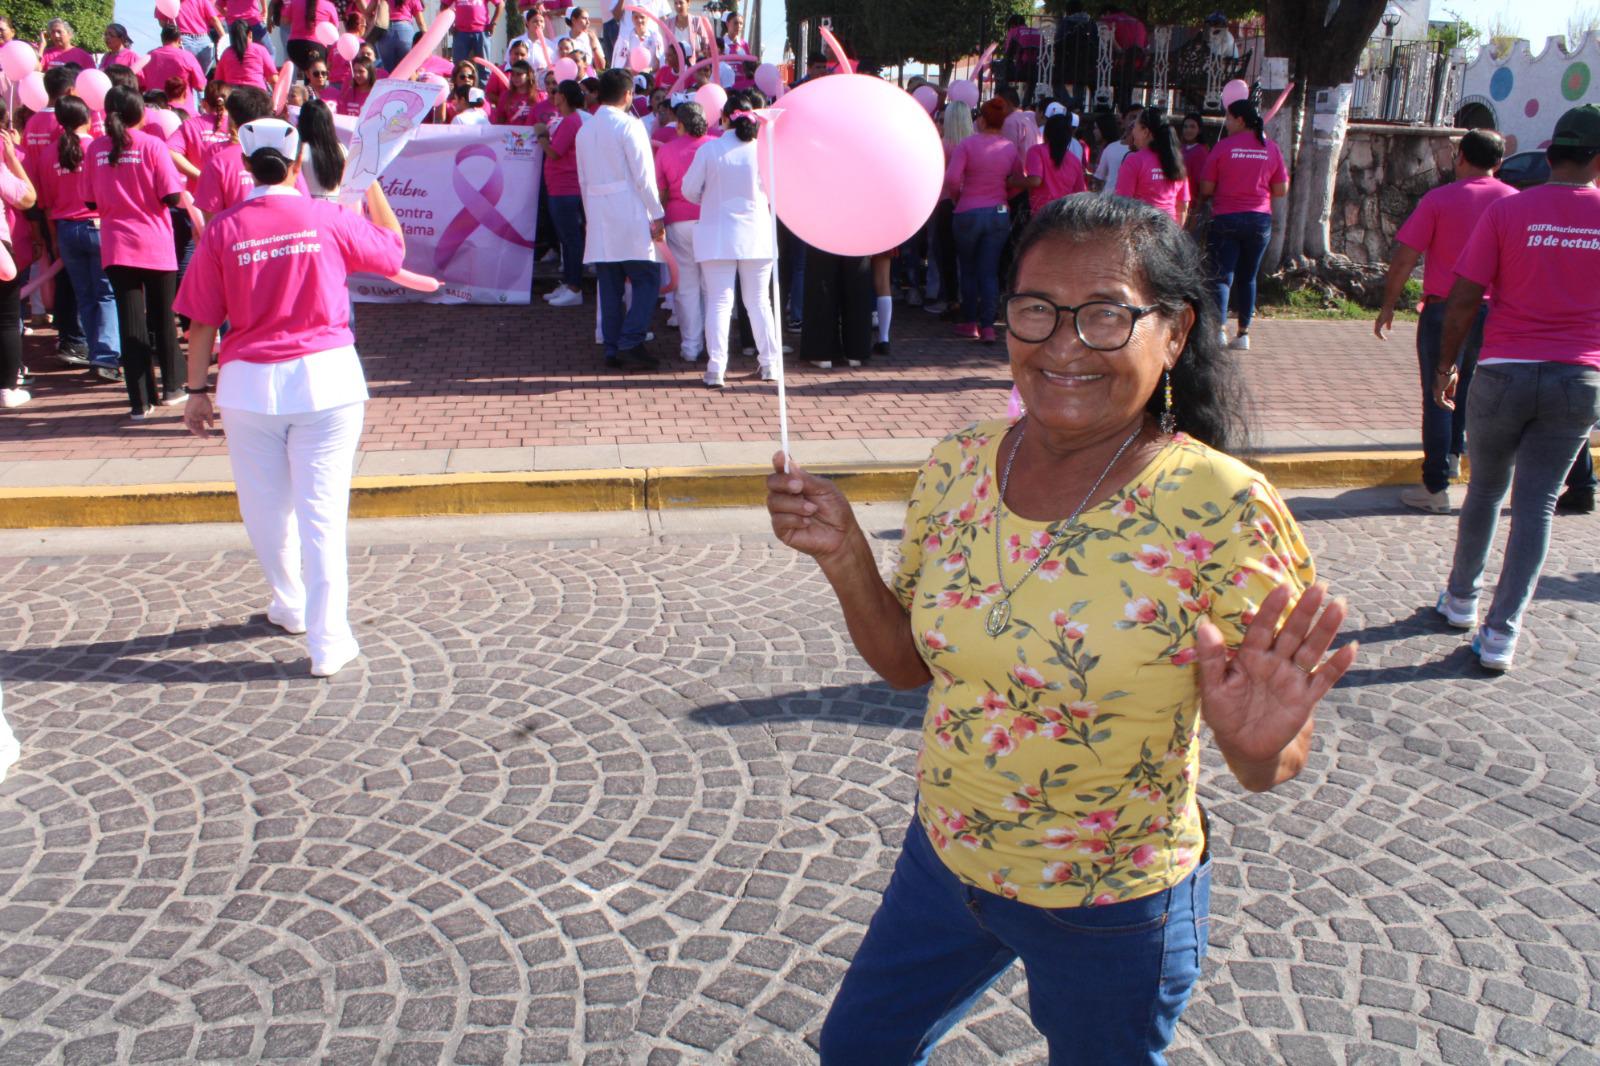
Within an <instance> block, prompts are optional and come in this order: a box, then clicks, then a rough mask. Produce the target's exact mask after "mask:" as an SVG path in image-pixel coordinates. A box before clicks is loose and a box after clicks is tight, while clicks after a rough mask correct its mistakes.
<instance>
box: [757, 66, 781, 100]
mask: <svg viewBox="0 0 1600 1066" xmlns="http://www.w3.org/2000/svg"><path fill="white" fill-rule="evenodd" d="M755 82H756V88H757V89H760V90H761V91H762V92H763V93H764V94H766V97H767V99H768V100H771V99H774V98H776V97H777V95H778V90H779V89H781V88H783V75H782V74H781V73H779V72H778V68H777V67H775V66H773V65H772V64H771V63H763V64H761V65H760V66H759V67H757V68H756V77H755Z"/></svg>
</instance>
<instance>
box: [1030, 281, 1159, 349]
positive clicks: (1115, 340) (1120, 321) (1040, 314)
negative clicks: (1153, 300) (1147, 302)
mask: <svg viewBox="0 0 1600 1066" xmlns="http://www.w3.org/2000/svg"><path fill="white" fill-rule="evenodd" d="M1154 310H1156V308H1155V306H1154V305H1152V306H1150V307H1137V306H1135V305H1133V304H1123V303H1116V302H1114V301H1111V300H1090V301H1089V302H1088V303H1083V304H1079V305H1078V306H1077V307H1066V306H1063V305H1061V304H1058V303H1056V302H1055V301H1054V300H1052V299H1050V297H1048V296H1041V295H1039V294H1038V293H1035V292H1018V293H1011V294H1009V295H1007V296H1006V298H1005V313H1006V329H1007V330H1009V331H1010V333H1011V335H1012V336H1013V337H1015V338H1017V340H1019V341H1023V342H1025V343H1027V344H1043V343H1044V342H1045V341H1047V340H1049V339H1050V338H1051V337H1053V336H1055V333H1056V330H1057V329H1059V328H1061V316H1062V315H1064V314H1070V315H1071V316H1072V327H1073V330H1074V331H1075V332H1076V333H1077V334H1078V339H1079V340H1080V341H1082V342H1083V344H1084V347H1086V348H1093V349H1094V350H1095V351H1097V352H1114V351H1116V350H1117V349H1118V348H1123V347H1126V346H1127V344H1128V341H1130V340H1132V339H1133V327H1134V326H1136V325H1138V324H1139V319H1141V318H1143V317H1144V316H1145V315H1148V314H1149V313H1150V312H1152V311H1154Z"/></svg>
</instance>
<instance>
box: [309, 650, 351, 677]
mask: <svg viewBox="0 0 1600 1066" xmlns="http://www.w3.org/2000/svg"><path fill="white" fill-rule="evenodd" d="M360 654H361V648H360V647H359V646H358V645H356V644H353V643H352V644H351V645H350V646H349V647H348V648H345V649H344V650H342V651H338V652H334V653H333V654H332V655H330V656H328V658H326V659H322V660H317V659H313V660H311V676H312V677H332V676H333V675H334V674H337V673H338V672H339V671H340V670H343V669H344V668H345V667H347V666H349V665H350V664H351V663H353V662H355V661H356V657H357V656H359V655H360Z"/></svg>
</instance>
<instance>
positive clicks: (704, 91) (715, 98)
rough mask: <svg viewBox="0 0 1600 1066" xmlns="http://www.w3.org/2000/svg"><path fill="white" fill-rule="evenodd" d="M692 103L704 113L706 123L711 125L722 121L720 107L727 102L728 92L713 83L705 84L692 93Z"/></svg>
mask: <svg viewBox="0 0 1600 1066" xmlns="http://www.w3.org/2000/svg"><path fill="white" fill-rule="evenodd" d="M694 102H695V103H697V104H699V105H700V108H701V110H703V111H705V113H706V121H707V122H709V123H712V124H713V125H714V124H716V123H718V122H721V121H722V107H723V105H724V104H726V103H727V102H728V90H726V89H724V88H723V87H722V86H720V85H718V84H716V83H715V82H707V83H706V84H705V85H702V86H700V88H698V89H696V90H695V91H694Z"/></svg>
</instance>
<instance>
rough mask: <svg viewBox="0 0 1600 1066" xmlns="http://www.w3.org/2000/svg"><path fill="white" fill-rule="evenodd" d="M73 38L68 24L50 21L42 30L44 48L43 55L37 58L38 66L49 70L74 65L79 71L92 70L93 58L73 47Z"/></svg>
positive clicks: (59, 20) (54, 20) (66, 22)
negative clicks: (69, 64)
mask: <svg viewBox="0 0 1600 1066" xmlns="http://www.w3.org/2000/svg"><path fill="white" fill-rule="evenodd" d="M73 36H74V35H73V32H72V24H71V23H70V22H68V21H67V20H66V19H51V20H50V21H49V23H48V24H46V26H45V29H44V39H45V46H44V53H43V54H42V55H41V56H40V57H39V66H40V67H41V68H43V69H44V70H49V69H50V68H51V67H59V66H64V65H65V64H67V63H76V64H77V66H78V69H80V70H92V69H93V68H94V56H92V55H90V54H89V53H88V52H85V51H84V50H83V49H82V48H79V47H77V46H76V45H74V44H73V43H72V41H73Z"/></svg>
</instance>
